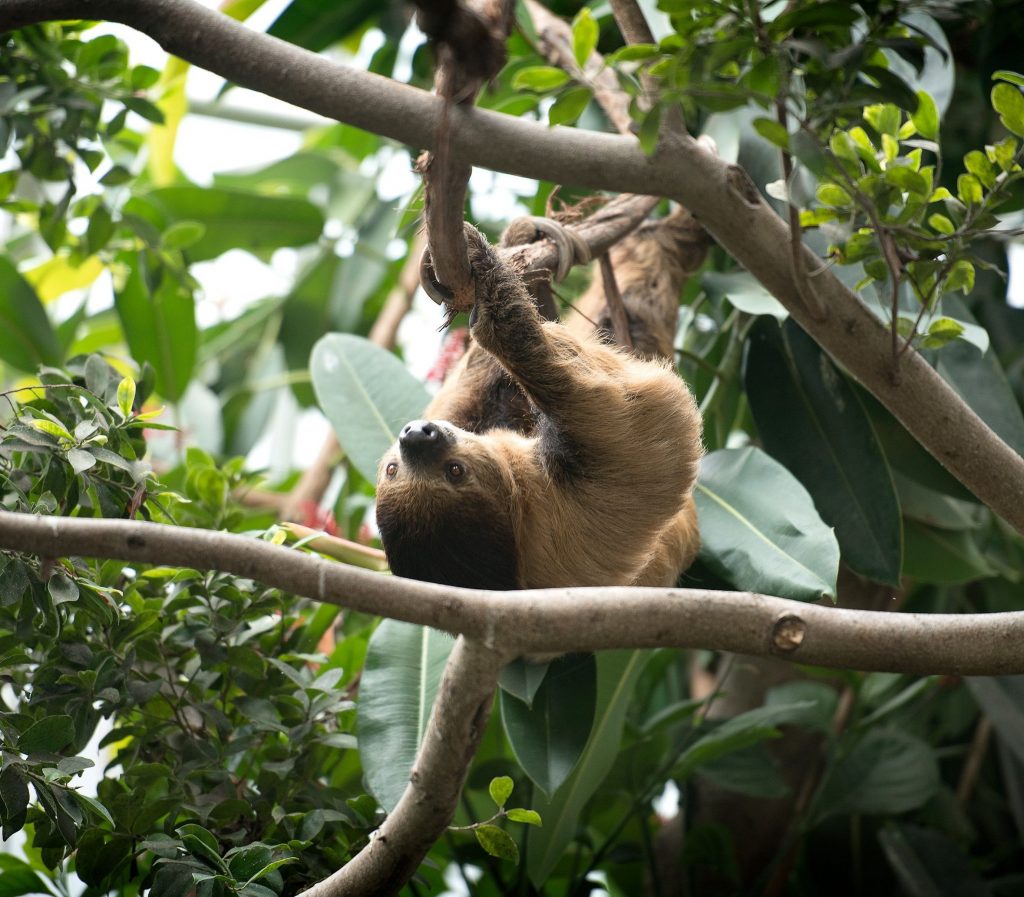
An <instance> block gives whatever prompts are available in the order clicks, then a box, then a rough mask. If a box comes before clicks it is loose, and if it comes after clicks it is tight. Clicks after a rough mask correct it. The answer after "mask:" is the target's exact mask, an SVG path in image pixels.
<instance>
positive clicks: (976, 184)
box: [956, 174, 984, 205]
mask: <svg viewBox="0 0 1024 897" xmlns="http://www.w3.org/2000/svg"><path fill="white" fill-rule="evenodd" d="M956 195H957V196H958V197H959V198H960V201H961V202H963V203H966V204H967V205H971V204H973V205H978V204H979V203H980V202H981V199H982V196H983V195H984V193H983V191H982V189H981V181H979V180H978V179H977V178H976V177H975V176H974V175H973V174H962V175H960V176H959V177H958V178H957V179H956Z"/></svg>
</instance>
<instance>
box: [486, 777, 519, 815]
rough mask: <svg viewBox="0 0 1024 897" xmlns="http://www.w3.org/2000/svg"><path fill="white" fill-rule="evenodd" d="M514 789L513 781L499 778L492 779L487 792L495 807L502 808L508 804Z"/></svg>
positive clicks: (507, 778)
mask: <svg viewBox="0 0 1024 897" xmlns="http://www.w3.org/2000/svg"><path fill="white" fill-rule="evenodd" d="M513 787H514V786H513V784H512V779H510V778H509V777H508V776H497V777H496V778H493V779H491V782H490V784H489V785H488V786H487V791H488V793H489V794H490V795H491V800H493V801H494V803H495V805H496V806H497V807H499V808H501V807H503V806H505V804H506V803H508V799H509V798H510V797H511V796H512V788H513Z"/></svg>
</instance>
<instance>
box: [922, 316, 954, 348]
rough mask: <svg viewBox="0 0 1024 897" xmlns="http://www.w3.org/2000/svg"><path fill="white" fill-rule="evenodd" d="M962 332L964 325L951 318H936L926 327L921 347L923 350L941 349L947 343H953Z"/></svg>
mask: <svg viewBox="0 0 1024 897" xmlns="http://www.w3.org/2000/svg"><path fill="white" fill-rule="evenodd" d="M963 332H964V325H963V324H961V323H960V322H959V321H954V320H953V319H952V318H936V319H935V320H934V321H932V322H931V324H929V325H928V332H927V333H926V334H925V335H924V336H923V337H922V339H921V346H922V347H923V348H925V349H941V348H942V347H943V346H945V345H946V344H947V343H951V342H953V340H955V339H959V337H960V336H961V335H962V334H963Z"/></svg>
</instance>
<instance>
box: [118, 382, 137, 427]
mask: <svg viewBox="0 0 1024 897" xmlns="http://www.w3.org/2000/svg"><path fill="white" fill-rule="evenodd" d="M134 404H135V381H134V380H133V379H132V378H131V377H125V378H124V379H123V380H122V381H121V382H120V383H118V384H117V407H118V408H119V409H120V411H121V416H122V417H123V418H125V419H126V420H127V419H128V418H129V417H131V416H132V406H133V405H134Z"/></svg>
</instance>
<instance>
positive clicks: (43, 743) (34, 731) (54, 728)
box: [18, 714, 75, 754]
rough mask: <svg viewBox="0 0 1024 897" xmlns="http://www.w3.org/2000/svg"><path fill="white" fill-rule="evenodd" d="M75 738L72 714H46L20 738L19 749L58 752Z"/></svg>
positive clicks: (31, 751)
mask: <svg viewBox="0 0 1024 897" xmlns="http://www.w3.org/2000/svg"><path fill="white" fill-rule="evenodd" d="M74 740H75V723H74V720H72V719H71V717H70V716H65V715H63V714H60V715H57V716H44V717H43V718H42V719H41V720H39V721H38V722H35V723H33V724H32V725H31V726H29V727H28V728H27V729H26V730H25V731H24V732H22V733H21V736H20V737H19V738H18V750H19V751H22V752H23V753H25V754H34V753H37V752H40V751H45V752H46V753H49V754H56V753H57V752H58V751H60V750H61V749H62V748H65V747H67V746H68V745H69V744H71V742H72V741H74Z"/></svg>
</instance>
